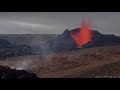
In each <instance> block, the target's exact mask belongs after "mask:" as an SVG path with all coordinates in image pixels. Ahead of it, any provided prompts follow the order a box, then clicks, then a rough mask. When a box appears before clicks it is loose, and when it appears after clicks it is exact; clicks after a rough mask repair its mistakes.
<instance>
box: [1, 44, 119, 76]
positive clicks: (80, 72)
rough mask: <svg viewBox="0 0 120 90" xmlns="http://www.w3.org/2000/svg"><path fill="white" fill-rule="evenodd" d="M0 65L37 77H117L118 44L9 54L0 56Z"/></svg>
mask: <svg viewBox="0 0 120 90" xmlns="http://www.w3.org/2000/svg"><path fill="white" fill-rule="evenodd" d="M0 65H3V66H9V67H12V68H18V69H24V70H27V71H29V72H32V73H35V74H36V75H37V76H38V77H39V78H114V77H115V78H118V77H120V46H104V47H94V48H85V49H80V50H73V51H66V52H60V53H52V54H48V55H26V56H19V57H12V58H6V59H1V60H0Z"/></svg>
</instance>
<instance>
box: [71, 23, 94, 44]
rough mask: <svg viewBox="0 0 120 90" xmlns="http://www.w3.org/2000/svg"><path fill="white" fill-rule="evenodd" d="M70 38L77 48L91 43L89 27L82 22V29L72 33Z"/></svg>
mask: <svg viewBox="0 0 120 90" xmlns="http://www.w3.org/2000/svg"><path fill="white" fill-rule="evenodd" d="M71 36H72V38H73V39H74V41H75V42H76V44H77V45H78V46H82V45H84V44H86V43H88V42H89V41H92V36H93V35H92V31H91V30H90V27H89V25H88V24H87V23H86V22H83V23H82V28H80V29H79V31H76V32H72V33H71Z"/></svg>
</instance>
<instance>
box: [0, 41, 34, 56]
mask: <svg viewBox="0 0 120 90" xmlns="http://www.w3.org/2000/svg"><path fill="white" fill-rule="evenodd" d="M31 54H33V51H32V48H31V47H30V46H28V45H25V44H19V45H12V44H11V43H10V42H8V41H7V40H4V39H0V58H7V57H12V56H21V55H31Z"/></svg>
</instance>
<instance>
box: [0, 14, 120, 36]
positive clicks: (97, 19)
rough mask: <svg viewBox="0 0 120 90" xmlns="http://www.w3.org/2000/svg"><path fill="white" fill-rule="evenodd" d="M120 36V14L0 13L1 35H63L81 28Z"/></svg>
mask: <svg viewBox="0 0 120 90" xmlns="http://www.w3.org/2000/svg"><path fill="white" fill-rule="evenodd" d="M83 18H84V19H85V20H86V21H87V22H88V23H89V25H90V27H91V29H96V30H98V31H99V32H101V33H105V34H115V35H120V33H119V32H120V12H0V34H3V33H4V34H24V33H25V34H49V33H50V34H61V33H62V32H63V31H64V30H65V29H67V28H68V29H72V28H77V27H80V26H81V22H82V20H83Z"/></svg>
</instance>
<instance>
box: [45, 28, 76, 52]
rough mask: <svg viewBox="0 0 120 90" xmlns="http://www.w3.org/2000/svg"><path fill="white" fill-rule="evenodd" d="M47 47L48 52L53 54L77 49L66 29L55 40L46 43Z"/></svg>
mask: <svg viewBox="0 0 120 90" xmlns="http://www.w3.org/2000/svg"><path fill="white" fill-rule="evenodd" d="M46 45H47V47H49V48H50V50H53V51H55V52H57V51H64V50H71V49H75V47H77V45H76V43H75V42H74V40H73V38H72V37H71V34H70V31H69V30H68V29H67V30H65V31H64V32H63V33H62V34H61V35H59V36H58V37H57V38H55V39H53V40H50V41H48V42H47V43H46Z"/></svg>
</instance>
